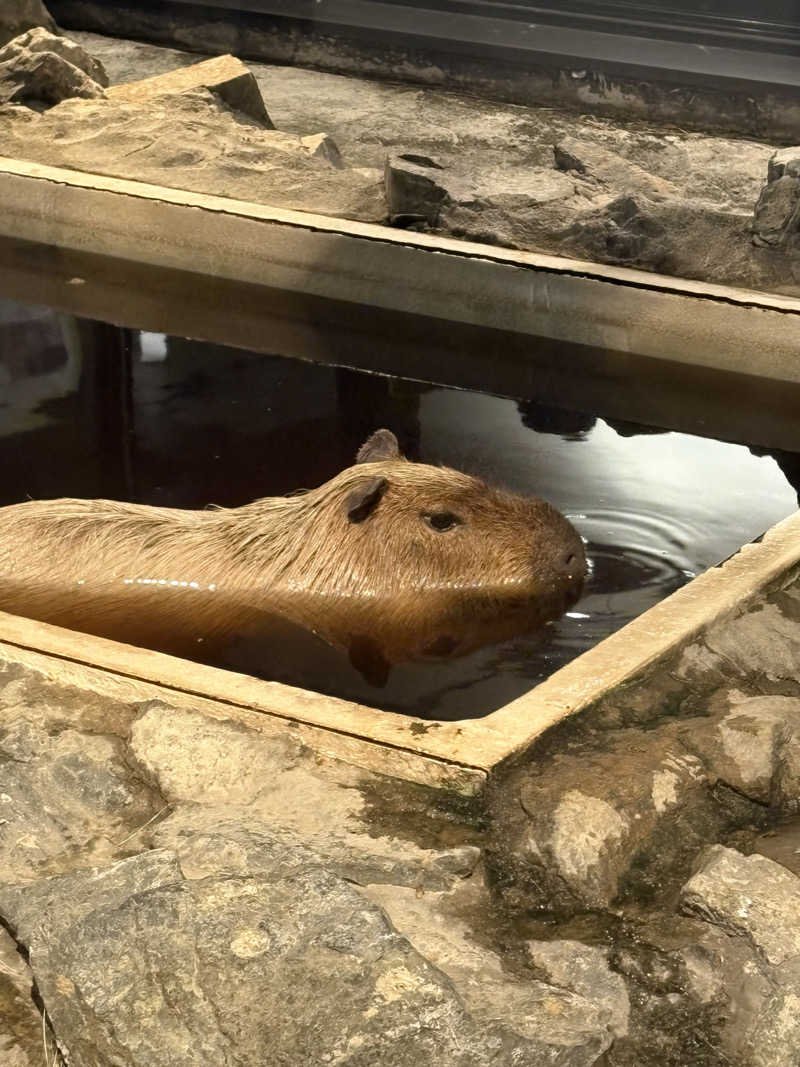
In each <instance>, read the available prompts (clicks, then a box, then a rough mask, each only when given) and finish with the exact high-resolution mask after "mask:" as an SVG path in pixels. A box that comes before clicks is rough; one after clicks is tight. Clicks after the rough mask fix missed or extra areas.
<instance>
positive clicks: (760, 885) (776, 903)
mask: <svg viewBox="0 0 800 1067" xmlns="http://www.w3.org/2000/svg"><path fill="white" fill-rule="evenodd" d="M681 906H682V908H683V910H684V911H685V912H687V913H688V914H690V915H696V916H698V917H699V918H702V919H705V920H706V921H707V922H711V923H713V924H714V925H715V926H718V927H720V929H722V930H723V931H725V932H726V933H728V934H730V935H731V936H734V937H744V938H746V939H747V940H748V941H749V942H750V944H751V945H752V946H753V948H754V949H756V951H757V952H758V953H759V954H760V955H761V956H762V957H763V959H764V960H765V961H766V962H767V963H768V964H769V965H770V966H772V967H778V966H780V965H781V964H783V963H786V962H787V961H791V960H796V959H800V923H798V921H797V917H798V915H800V879H798V878H797V877H796V876H795V875H793V874H791V873H790V872H789V871H787V870H786V868H785V867H781V866H780V865H779V864H777V863H773V862H772V860H768V859H767V858H766V857H765V856H758V855H754V856H742V855H741V853H739V852H736V851H735V850H734V849H730V848H725V847H723V846H722V845H714V846H712V847H711V848H709V849H708V851H707V852H706V853H705V855H704V857H703V860H702V866H701V868H700V870H698V872H697V874H695V875H694V876H693V877H692V878H690V879H689V881H688V882H687V883H686V885H685V886H684V887H683V891H682V893H681Z"/></svg>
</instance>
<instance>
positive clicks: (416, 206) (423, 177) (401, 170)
mask: <svg viewBox="0 0 800 1067" xmlns="http://www.w3.org/2000/svg"><path fill="white" fill-rule="evenodd" d="M441 170H443V167H442V166H441V164H439V163H437V162H436V161H435V160H433V159H431V158H430V157H429V156H417V155H412V154H410V153H409V154H406V155H398V156H389V157H388V158H387V160H386V169H385V173H384V181H385V184H386V204H387V208H388V214H389V220H390V222H393V223H395V224H397V223H399V222H406V221H416V220H421V221H424V222H427V223H428V224H429V225H430V226H435V225H436V224H437V222H438V221H439V214H440V212H441V210H442V206H443V205H444V204H445V203H446V202H447V201H448V200H449V194H448V192H447V190H446V189H445V187H444V186H443V185H442V184H441V181H440V180H438V178H439V176H438V174H437V172H438V171H441Z"/></svg>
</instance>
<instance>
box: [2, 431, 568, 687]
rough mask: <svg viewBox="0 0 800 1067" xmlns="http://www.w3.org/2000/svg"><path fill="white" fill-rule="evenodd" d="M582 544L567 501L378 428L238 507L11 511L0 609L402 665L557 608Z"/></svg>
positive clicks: (191, 645)
mask: <svg viewBox="0 0 800 1067" xmlns="http://www.w3.org/2000/svg"><path fill="white" fill-rule="evenodd" d="M585 570H586V559H585V555H584V549H583V544H582V542H581V539H580V537H579V535H578V533H577V531H576V530H575V529H574V527H573V526H572V525H571V524H570V523H569V522H568V521H567V519H565V518H564V516H563V515H561V514H560V513H559V512H558V511H557V510H556V509H555V508H553V507H552V506H551V505H550V504H548V503H546V502H545V501H543V500H540V499H538V498H535V497H523V496H520V495H517V494H514V493H508V492H504V491H502V490H499V489H496V488H493V487H491V486H488V485H486V484H485V483H484V482H483V481H481V480H480V479H478V478H474V477H472V476H470V475H467V474H464V473H461V472H459V471H455V470H451V469H449V468H445V467H435V466H430V465H427V464H422V463H412V462H410V461H408V460H406V459H405V458H404V457H403V456H402V455H401V453H400V450H399V448H398V444H397V441H396V439H395V437H394V435H393V434H391V433H390V432H389V431H388V430H379V431H378V432H377V433H375V434H373V435H372V437H370V438H369V439H368V441H367V442H365V444H364V445H363V446H362V448H361V449H360V451H359V453H358V457H357V462H356V463H355V464H354V465H353V466H352V467H348V468H346V469H345V470H343V471H342V472H341V473H340V474H338V475H336V476H335V477H334V478H332V479H331V480H330V481H328V482H326V483H324V484H323V485H321V486H320V487H319V488H318V489H313V490H310V491H308V492H306V493H301V494H296V495H294V496H290V497H273V498H266V499H262V500H256V501H255V502H254V503H252V504H247V505H245V506H243V507H239V508H232V509H222V508H220V509H212V510H203V511H182V510H179V509H170V508H156V507H148V506H145V505H137V504H124V503H116V502H112V501H102V500H90V501H81V500H53V501H43V502H27V503H24V504H17V505H13V506H11V507H6V508H1V509H0V609H2V610H5V611H10V612H14V613H17V614H21V615H27V616H29V617H32V618H37V619H42V620H44V621H47V622H54V623H56V624H60V625H65V626H69V627H71V628H73V629H78V630H83V631H85V632H88V633H94V634H98V635H100V636H104V637H111V638H115V639H117V640H123V641H127V642H129V643H132V644H140V645H144V646H146V647H151V648H156V649H160V650H163V651H169V652H174V653H177V654H181V655H190V656H193V657H194V658H197V657H198V654H199V653H203V658H206V659H209V658H210V659H212V660H213V656H214V649H218V648H222V647H224V646H225V645H226V642H230V641H233V640H236V641H241V640H243V639H247V640H251V641H254V642H258V641H263V642H269V641H271V640H273V639H274V634H275V632H276V625H275V624H276V622H278V621H283V622H287V623H289V624H291V626H293V627H295V628H298V627H299V628H301V629H303V630H305V631H307V632H309V633H313V634H315V635H317V636H318V637H320V638H322V639H323V640H325V641H326V642H328V643H329V644H331V645H334V646H335V647H338V648H341V649H343V650H346V651H347V652H348V653H349V655H350V659H351V661H352V662H353V664H354V665H355V666H356V667H357V669H358V670H360V671H361V672H362V673H363V674H364V675H365V676H366V677H368V678H369V679H370V680H371V681H373V682H375V683H376V684H380V683H381V681H382V680H385V677H386V674H387V672H388V669H389V667H390V665H391V664H393V663H400V662H403V661H407V660H413V659H419V658H430V657H441V656H452V655H460V654H463V653H465V652H468V651H470V650H471V649H474V648H476V647H479V646H480V645H483V644H487V643H491V642H494V641H498V640H501V639H504V638H506V637H510V636H516V635H518V634H520V633H522V632H525V631H528V630H531V629H534V628H535V627H537V626H539V625H542V624H543V623H545V622H547V621H549V620H551V619H554V618H557V617H558V616H559V615H560V614H561V613H562V612H563V611H565V610H566V609H567V608H568V607H569V606H570V605H571V604H573V603H574V602H575V600H576V599H577V598H578V596H579V595H580V590H581V587H582V584H583V578H584V574H585Z"/></svg>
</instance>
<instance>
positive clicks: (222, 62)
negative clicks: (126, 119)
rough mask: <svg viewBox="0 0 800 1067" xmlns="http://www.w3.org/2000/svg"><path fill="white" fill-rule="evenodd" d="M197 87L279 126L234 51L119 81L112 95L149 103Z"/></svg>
mask: <svg viewBox="0 0 800 1067" xmlns="http://www.w3.org/2000/svg"><path fill="white" fill-rule="evenodd" d="M193 89H208V90H209V91H210V92H212V93H216V94H217V96H219V97H220V98H221V99H222V100H224V101H225V103H226V104H227V105H228V107H231V108H233V110H234V111H241V112H242V113H243V114H245V115H249V116H250V118H251V119H255V121H256V122H258V123H260V124H261V125H262V126H263V127H264V128H265V129H270V130H273V129H275V127H274V126H273V124H272V120H271V119H270V117H269V115H268V114H267V109H266V106H265V104H264V99H263V97H262V96H261V91H260V90H259V88H258V83H257V82H256V80H255V78H254V77H253V75H252V73H251V72H250V70H248V68H247V67H246V66H245V65H244V63H242V61H241V60H240V59H236V58H235V57H234V56H230V55H228V56H215V57H214V58H213V59H206V60H204V61H203V62H202V63H193V64H192V65H191V66H189V67H179V68H178V69H177V70H171V71H170V72H169V73H168V74H161V75H157V76H156V77H154V78H145V79H144V80H142V81H135V82H126V83H125V84H124V85H115V86H114V88H113V89H111V90H110V92H109V96H110V97H111V98H112V99H114V100H126V101H128V102H129V103H134V104H149V102H150V101H152V100H153V99H155V98H157V97H160V96H172V95H174V94H175V93H185V92H190V91H192V90H193Z"/></svg>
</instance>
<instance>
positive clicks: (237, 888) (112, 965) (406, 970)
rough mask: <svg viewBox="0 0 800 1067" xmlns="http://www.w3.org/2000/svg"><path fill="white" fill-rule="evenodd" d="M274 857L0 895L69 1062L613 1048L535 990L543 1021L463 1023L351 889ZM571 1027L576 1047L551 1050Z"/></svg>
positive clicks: (108, 872)
mask: <svg viewBox="0 0 800 1067" xmlns="http://www.w3.org/2000/svg"><path fill="white" fill-rule="evenodd" d="M271 854H272V857H273V862H272V863H269V862H268V861H265V863H264V864H263V865H262V873H261V875H259V876H257V877H255V876H251V877H242V876H236V875H231V874H228V875H223V876H217V877H207V878H201V879H198V880H187V879H185V878H184V877H183V874H182V872H181V870H180V867H179V866H178V864H177V862H176V860H175V857H174V855H173V854H171V853H169V852H168V851H156V852H150V853H143V854H141V855H139V856H137V857H135V858H132V859H129V860H126V861H123V862H120V863H117V864H115V865H114V866H113V867H111V868H107V869H104V870H96V871H87V872H80V873H78V874H72V875H66V876H61V877H56V878H51V879H45V880H42V881H39V882H37V883H36V884H35V885H34V886H24V887H14V886H7V887H0V913H2V914H3V916H4V919H5V921H6V922H7V923H8V925H9V928H10V929H11V930H12V931H13V932H14V935H15V937H16V938H17V940H18V941H19V943H20V944H21V945H23V946H24V947H25V949H26V951H27V952H28V954H29V958H30V963H31V967H32V969H33V973H34V976H35V980H36V983H37V988H38V991H39V995H40V997H41V999H42V1002H43V1004H44V1006H45V1008H46V1010H47V1013H48V1017H49V1018H50V1020H51V1021H52V1023H53V1027H54V1030H55V1033H56V1034H57V1035H58V1040H59V1045H60V1047H61V1048H62V1050H63V1051H64V1053H65V1054H66V1057H65V1058H67V1060H68V1062H70V1063H81V1064H85V1065H87V1067H89V1065H91V1067H100V1065H101V1064H110V1063H114V1064H117V1065H118V1067H153V1065H154V1064H156V1063H157V1064H158V1065H159V1067H219V1065H220V1064H223V1063H224V1064H226V1065H228V1067H250V1065H252V1064H255V1063H275V1064H278V1063H279V1064H282V1065H284V1067H307V1065H308V1064H317V1063H319V1064H321V1063H336V1062H338V1063H342V1064H349V1065H351V1067H361V1065H366V1064H372V1063H381V1064H387V1065H388V1064H391V1065H392V1067H416V1065H417V1064H418V1063H419V1062H420V1061H424V1062H425V1063H427V1064H429V1065H430V1067H482V1065H484V1064H486V1063H492V1064H494V1065H495V1067H512V1065H513V1067H541V1064H543V1063H550V1064H553V1065H559V1067H590V1065H591V1064H593V1063H594V1062H595V1061H596V1060H597V1058H598V1056H599V1055H600V1054H601V1053H602V1051H603V1050H604V1049H605V1048H607V1047H608V1045H609V1043H610V1036H609V1034H608V1031H607V1027H605V1026H604V1025H603V1024H602V1023H600V1024H597V1023H594V1024H593V1023H592V1020H593V1018H594V1016H593V1013H592V1011H591V1009H590V1007H589V1005H588V1004H586V1003H585V1002H583V1001H582V1000H581V998H579V997H576V996H575V995H574V994H569V993H567V992H565V991H562V990H559V989H556V988H553V987H547V986H544V985H543V984H542V983H535V982H531V983H530V993H529V994H528V995H529V998H532V1003H538V1004H539V1009H538V1014H537V1015H536V1016H535V1018H525V1017H520V1018H517V1017H515V1014H514V1013H513V1012H509V1011H508V1010H507V1008H504V1007H503V1004H502V1001H499V1002H498V1009H499V1010H493V1009H492V1007H491V1003H490V1004H489V1006H488V1011H487V1010H486V1009H484V1010H483V1011H480V1010H473V1009H472V1008H471V1007H470V1003H469V1001H465V1000H462V998H461V997H460V996H459V995H458V993H457V991H456V989H455V988H454V986H453V984H452V982H451V979H450V978H449V977H448V975H447V974H446V973H443V972H442V971H441V970H440V969H438V968H437V967H435V966H433V965H432V964H431V962H429V960H427V959H426V958H425V956H424V955H423V954H421V953H420V952H419V951H418V950H417V949H416V948H415V947H414V945H413V944H412V943H411V941H410V940H409V939H408V938H406V937H404V936H402V935H401V934H400V933H398V931H397V930H396V929H395V928H394V926H393V925H392V923H391V922H390V921H389V920H388V919H387V917H386V915H385V913H384V911H383V910H382V909H381V908H380V907H379V906H378V905H377V904H375V903H372V902H371V901H370V900H369V899H367V898H366V897H365V896H364V895H363V894H362V893H361V892H360V891H359V890H358V889H356V888H355V887H354V886H352V885H351V884H349V883H348V882H347V881H344V880H343V879H341V878H338V877H337V876H335V875H333V874H332V873H330V872H329V871H326V870H325V869H324V867H323V866H322V865H320V864H319V863H318V862H315V861H314V858H313V856H311V855H310V854H308V853H306V852H303V853H302V854H301V855H298V856H297V857H291V856H287V855H286V854H285V851H284V850H282V849H280V848H278V849H273V850H272V853H271ZM287 861H292V862H287ZM410 893H411V894H412V896H414V891H413V890H411V891H410ZM491 980H492V981H504V982H505V985H506V986H507V987H511V985H513V984H514V983H511V982H509V981H507V980H505V979H504V978H503V975H502V971H498V975H497V976H494V975H492V977H491ZM516 984H517V985H520V984H521V983H516ZM565 1010H569V1011H570V1012H572V1013H573V1014H574V1015H575V1020H574V1024H573V1025H574V1026H575V1027H577V1030H578V1032H579V1033H580V1034H581V1035H582V1038H581V1040H579V1041H574V1040H573V1041H569V1040H564V1039H563V1038H561V1037H560V1036H559V1035H563V1034H564V1033H565V1032H567V1031H566V1029H565V1028H566V1022H565V1020H564V1019H562V1015H563V1012H564V1011H565ZM535 1019H539V1020H540V1023H541V1029H542V1030H543V1033H539V1032H538V1031H537V1028H536V1025H535ZM549 1035H553V1037H550V1036H549Z"/></svg>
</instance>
